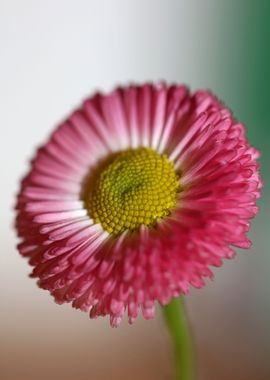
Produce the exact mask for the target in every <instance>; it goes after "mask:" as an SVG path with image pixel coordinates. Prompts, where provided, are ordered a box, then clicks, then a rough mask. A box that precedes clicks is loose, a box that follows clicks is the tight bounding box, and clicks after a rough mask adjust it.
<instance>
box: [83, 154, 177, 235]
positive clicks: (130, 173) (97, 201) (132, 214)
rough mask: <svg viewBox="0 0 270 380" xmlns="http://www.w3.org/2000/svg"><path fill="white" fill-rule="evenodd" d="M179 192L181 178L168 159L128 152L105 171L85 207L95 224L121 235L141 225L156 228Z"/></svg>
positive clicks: (86, 200) (162, 156) (156, 155)
mask: <svg viewBox="0 0 270 380" xmlns="http://www.w3.org/2000/svg"><path fill="white" fill-rule="evenodd" d="M179 188H180V184H179V176H178V175H177V174H176V172H175V171H174V167H173V165H172V163H171V162H170V161H169V160H168V158H167V156H166V155H164V154H163V155H160V154H158V153H157V152H155V151H154V150H153V149H150V148H138V149H128V150H125V151H122V152H119V153H117V154H116V155H115V156H114V159H113V161H111V162H110V163H109V164H107V165H106V166H105V168H104V167H103V169H102V171H101V172H100V173H99V175H98V176H97V177H96V179H95V181H94V183H93V185H92V187H91V190H90V191H87V194H86V197H85V204H86V207H87V209H88V212H89V215H90V216H91V218H92V219H93V220H94V222H96V223H100V224H101V225H102V227H103V228H104V230H106V231H107V232H109V233H111V234H113V235H119V234H121V233H122V232H124V231H125V230H131V231H134V230H137V229H139V227H140V226H141V225H145V226H148V227H152V226H155V224H156V222H157V220H158V219H160V218H164V217H166V216H167V215H169V214H170V212H171V210H172V209H173V208H174V207H175V206H176V201H177V193H178V191H179Z"/></svg>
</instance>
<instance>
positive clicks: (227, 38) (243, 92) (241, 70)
mask: <svg viewBox="0 0 270 380" xmlns="http://www.w3.org/2000/svg"><path fill="white" fill-rule="evenodd" d="M220 21H221V25H220V35H219V37H218V38H220V41H219V42H220V49H219V55H218V58H217V72H216V74H217V83H218V87H219V88H218V93H219V96H220V98H221V99H224V101H225V103H226V104H228V105H230V108H231V109H232V110H233V112H234V114H235V116H236V117H237V119H239V120H241V121H243V122H244V123H245V125H246V127H247V131H248V137H249V139H250V141H251V143H252V144H253V145H255V146H256V147H257V148H258V149H259V150H260V151H261V152H262V157H261V165H262V174H263V179H264V182H265V191H264V193H265V196H267V190H268V185H269V168H270V150H269V149H268V147H269V137H270V96H269V89H270V1H267V0H259V1H255V0H247V1H244V0H238V1H231V0H230V1H226V2H224V4H223V14H222V17H221V18H220ZM268 197H270V194H269V192H268Z"/></svg>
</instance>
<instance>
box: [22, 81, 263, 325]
mask: <svg viewBox="0 0 270 380" xmlns="http://www.w3.org/2000/svg"><path fill="white" fill-rule="evenodd" d="M258 156H259V153H258V152H257V151H256V150H255V149H254V148H253V147H251V146H250V145H249V144H248V142H247V139H246V137H245V131H244V127H243V125H242V124H239V123H237V122H236V121H235V120H234V118H233V117H232V115H231V113H230V111H229V110H228V109H226V108H225V107H224V105H223V104H221V103H220V102H219V101H218V100H217V99H216V98H215V97H214V96H213V95H212V94H211V93H209V92H207V91H197V92H195V93H194V94H190V92H189V91H188V89H187V88H186V87H185V86H167V85H166V84H164V83H159V84H157V85H151V84H145V85H143V86H129V87H126V88H118V89H116V90H115V91H113V92H112V93H110V94H109V95H101V94H96V95H94V96H93V97H91V98H89V99H87V100H86V101H85V102H84V103H83V105H82V106H81V107H80V108H79V109H77V110H76V111H75V112H73V113H72V114H71V116H70V117H69V118H68V119H67V120H65V121H64V122H63V123H62V124H61V125H59V127H58V128H57V129H56V130H55V131H54V132H53V134H52V135H51V137H50V139H49V141H48V142H47V143H46V144H45V145H44V146H42V147H41V148H40V149H39V150H38V152H37V154H36V157H35V158H34V160H33V161H32V167H31V170H30V172H29V173H28V175H27V176H26V177H25V178H24V180H23V181H22V186H21V190H20V193H19V195H18V200H17V210H18V214H17V223H16V225H17V230H18V234H19V236H20V237H21V238H22V241H21V243H20V244H19V251H20V253H21V254H22V255H23V256H27V257H29V262H30V264H31V265H33V266H34V269H33V272H32V276H34V277H38V279H39V280H38V284H39V286H40V287H41V288H44V289H48V290H49V291H50V292H51V294H52V295H53V296H54V297H55V300H56V301H57V302H58V303H63V302H72V305H73V306H74V307H76V308H80V309H81V310H85V311H88V312H89V313H90V317H91V318H94V317H97V316H99V315H110V321H111V324H112V326H117V325H118V324H119V323H120V321H121V319H122V317H123V315H124V312H125V310H127V314H128V318H129V322H130V323H132V322H133V321H134V320H135V318H136V317H137V315H138V313H139V310H141V311H142V313H143V315H144V317H145V318H152V317H153V315H154V309H155V301H158V302H159V303H161V304H162V305H165V304H167V303H168V302H169V301H170V300H171V299H172V298H173V297H177V296H179V295H181V294H185V293H187V292H188V290H189V288H190V285H193V286H195V287H198V288H200V287H202V286H203V285H204V278H207V277H209V278H211V277H212V272H211V270H210V268H209V267H210V266H220V265H221V264H222V260H223V259H225V258H227V259H229V258H232V257H233V256H234V250H233V247H241V248H248V247H249V246H250V241H249V240H248V239H247V237H246V232H247V231H248V229H249V220H250V219H251V218H252V217H253V216H254V215H255V214H256V212H257V207H256V205H255V203H256V199H257V198H258V197H259V194H260V188H261V181H260V178H259V174H258V163H257V162H256V159H257V158H258Z"/></svg>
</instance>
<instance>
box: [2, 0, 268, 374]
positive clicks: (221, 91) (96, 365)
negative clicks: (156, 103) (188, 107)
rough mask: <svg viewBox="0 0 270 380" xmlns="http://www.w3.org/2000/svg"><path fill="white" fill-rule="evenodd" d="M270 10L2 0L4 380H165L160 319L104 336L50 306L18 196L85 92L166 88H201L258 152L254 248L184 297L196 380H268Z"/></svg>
mask: <svg viewBox="0 0 270 380" xmlns="http://www.w3.org/2000/svg"><path fill="white" fill-rule="evenodd" d="M269 25H270V2H269V1H268V0H266V1H263V0H257V1H255V0H254V1H252V0H251V1H249V0H226V1H225V0H223V1H222V0H197V1H196V0H187V1H181V0H108V1H104V0H98V1H95V0H93V1H91V0H88V1H84V0H74V1H73V0H43V1H42V0H0V109H1V111H0V113H1V118H0V131H1V138H0V144H1V147H0V164H1V171H0V173H1V176H0V184H1V187H0V188H1V196H0V210H1V212H0V244H1V246H0V261H1V262H0V271H1V273H0V281H1V286H0V292H1V302H0V308H1V314H0V315H1V317H0V318H1V323H0V379H1V380H47V379H50V380H86V379H87V380H89V379H93V380H96V379H97V380H105V379H108V378H110V379H111V380H113V379H117V380H122V379H129V380H138V379H140V380H150V379H155V380H162V379H170V376H171V374H172V351H171V346H170V340H169V337H168V335H167V331H166V329H165V327H164V324H163V321H162V318H161V315H160V314H157V316H156V318H155V319H154V320H153V321H144V320H142V319H139V320H138V322H137V323H135V325H133V326H132V327H130V326H128V325H127V323H126V322H124V323H123V324H122V325H121V326H120V327H119V328H118V329H116V330H115V329H111V328H110V327H109V324H108V320H107V319H98V320H96V321H90V320H89V319H88V317H87V315H86V314H83V313H80V312H78V311H75V310H73V309H71V308H70V307H69V306H62V307H59V306H57V305H56V304H54V303H53V301H52V298H51V297H50V296H49V295H48V294H47V293H46V292H45V291H43V290H40V289H38V288H37V287H36V285H35V283H34V281H33V280H30V279H29V278H28V277H27V274H28V273H29V271H30V269H29V267H28V265H27V263H26V261H24V260H23V259H22V258H20V257H19V255H18V253H17V252H16V249H15V244H16V241H17V240H16V238H15V233H14V231H13V228H12V223H13V219H14V212H13V211H12V207H13V205H14V197H15V194H16V192H17V190H18V183H19V179H20V178H21V176H22V175H23V174H24V173H25V171H26V170H27V165H28V164H27V160H29V159H30V157H31V156H32V155H33V152H34V148H35V147H36V146H37V145H38V144H40V143H41V142H42V141H44V139H45V138H46V137H47V136H48V134H49V133H50V131H51V129H52V128H53V127H54V126H55V125H56V123H57V122H59V121H60V120H61V119H62V118H63V117H64V116H65V115H66V114H67V113H68V112H69V111H70V110H71V108H73V107H74V106H76V105H78V104H79V103H80V101H81V100H82V99H83V98H84V97H85V96H87V95H88V94H89V93H91V92H92V91H93V90H96V89H101V90H109V89H111V88H112V87H113V86H114V85H115V84H119V83H122V84H124V83H128V82H130V81H139V82H142V81H145V80H151V81H155V80H159V79H165V80H167V81H170V82H185V83H188V84H189V85H190V86H191V88H192V89H196V88H210V89H212V90H213V91H214V92H215V93H216V94H217V95H218V97H219V98H221V99H223V100H224V101H225V103H226V104H227V105H229V106H230V107H231V108H232V109H233V111H234V113H235V115H236V117H237V118H238V119H240V120H241V121H243V122H244V123H245V124H246V126H247V131H248V136H249V138H250V141H251V142H252V144H254V145H255V146H256V147H257V148H259V149H260V150H261V151H262V153H263V154H262V158H261V166H262V173H263V178H264V182H265V187H264V194H263V199H262V200H261V201H260V206H261V213H260V214H259V215H258V216H257V217H256V219H255V220H254V223H253V226H252V229H251V232H250V237H251V238H252V239H253V241H254V245H253V248H252V249H251V250H250V251H248V252H244V251H241V252H239V255H238V256H237V258H236V259H235V260H233V261H231V262H227V263H225V265H224V266H223V267H222V268H220V269H218V270H217V271H216V278H215V281H214V282H211V283H210V282H209V283H208V284H207V286H206V287H205V288H204V289H203V290H200V291H198V290H196V291H192V293H191V295H190V296H189V297H188V298H187V304H188V312H189V315H190V319H191V321H192V326H193V331H194V337H195V342H196V347H197V361H198V368H199V374H198V379H200V380H217V379H218V380H269V379H270V362H269V353H270V327H269V320H270V300H269V292H270V275H269V269H270V255H269V252H268V251H269V246H270V244H269V239H268V236H269V232H270V230H269V224H270V220H269V214H270V193H269V185H270V183H269V182H270V181H269V169H270V164H269V160H270V149H269V148H270V147H269V140H270V111H269V110H270V100H269V99H270V97H269V88H270V26H269Z"/></svg>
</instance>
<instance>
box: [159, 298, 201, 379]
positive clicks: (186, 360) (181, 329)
mask: <svg viewBox="0 0 270 380" xmlns="http://www.w3.org/2000/svg"><path fill="white" fill-rule="evenodd" d="M163 313H164V317H165V320H166V322H167V325H168V328H169V331H170V334H171V336H172V339H173V343H174V352H175V361H176V377H175V380H194V369H193V364H194V363H193V357H192V356H193V355H192V351H193V350H192V343H191V333H190V329H189V324H188V321H187V318H186V314H185V307H184V302H183V300H182V299H178V298H174V299H173V300H172V301H171V302H170V303H169V305H167V306H165V307H163Z"/></svg>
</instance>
